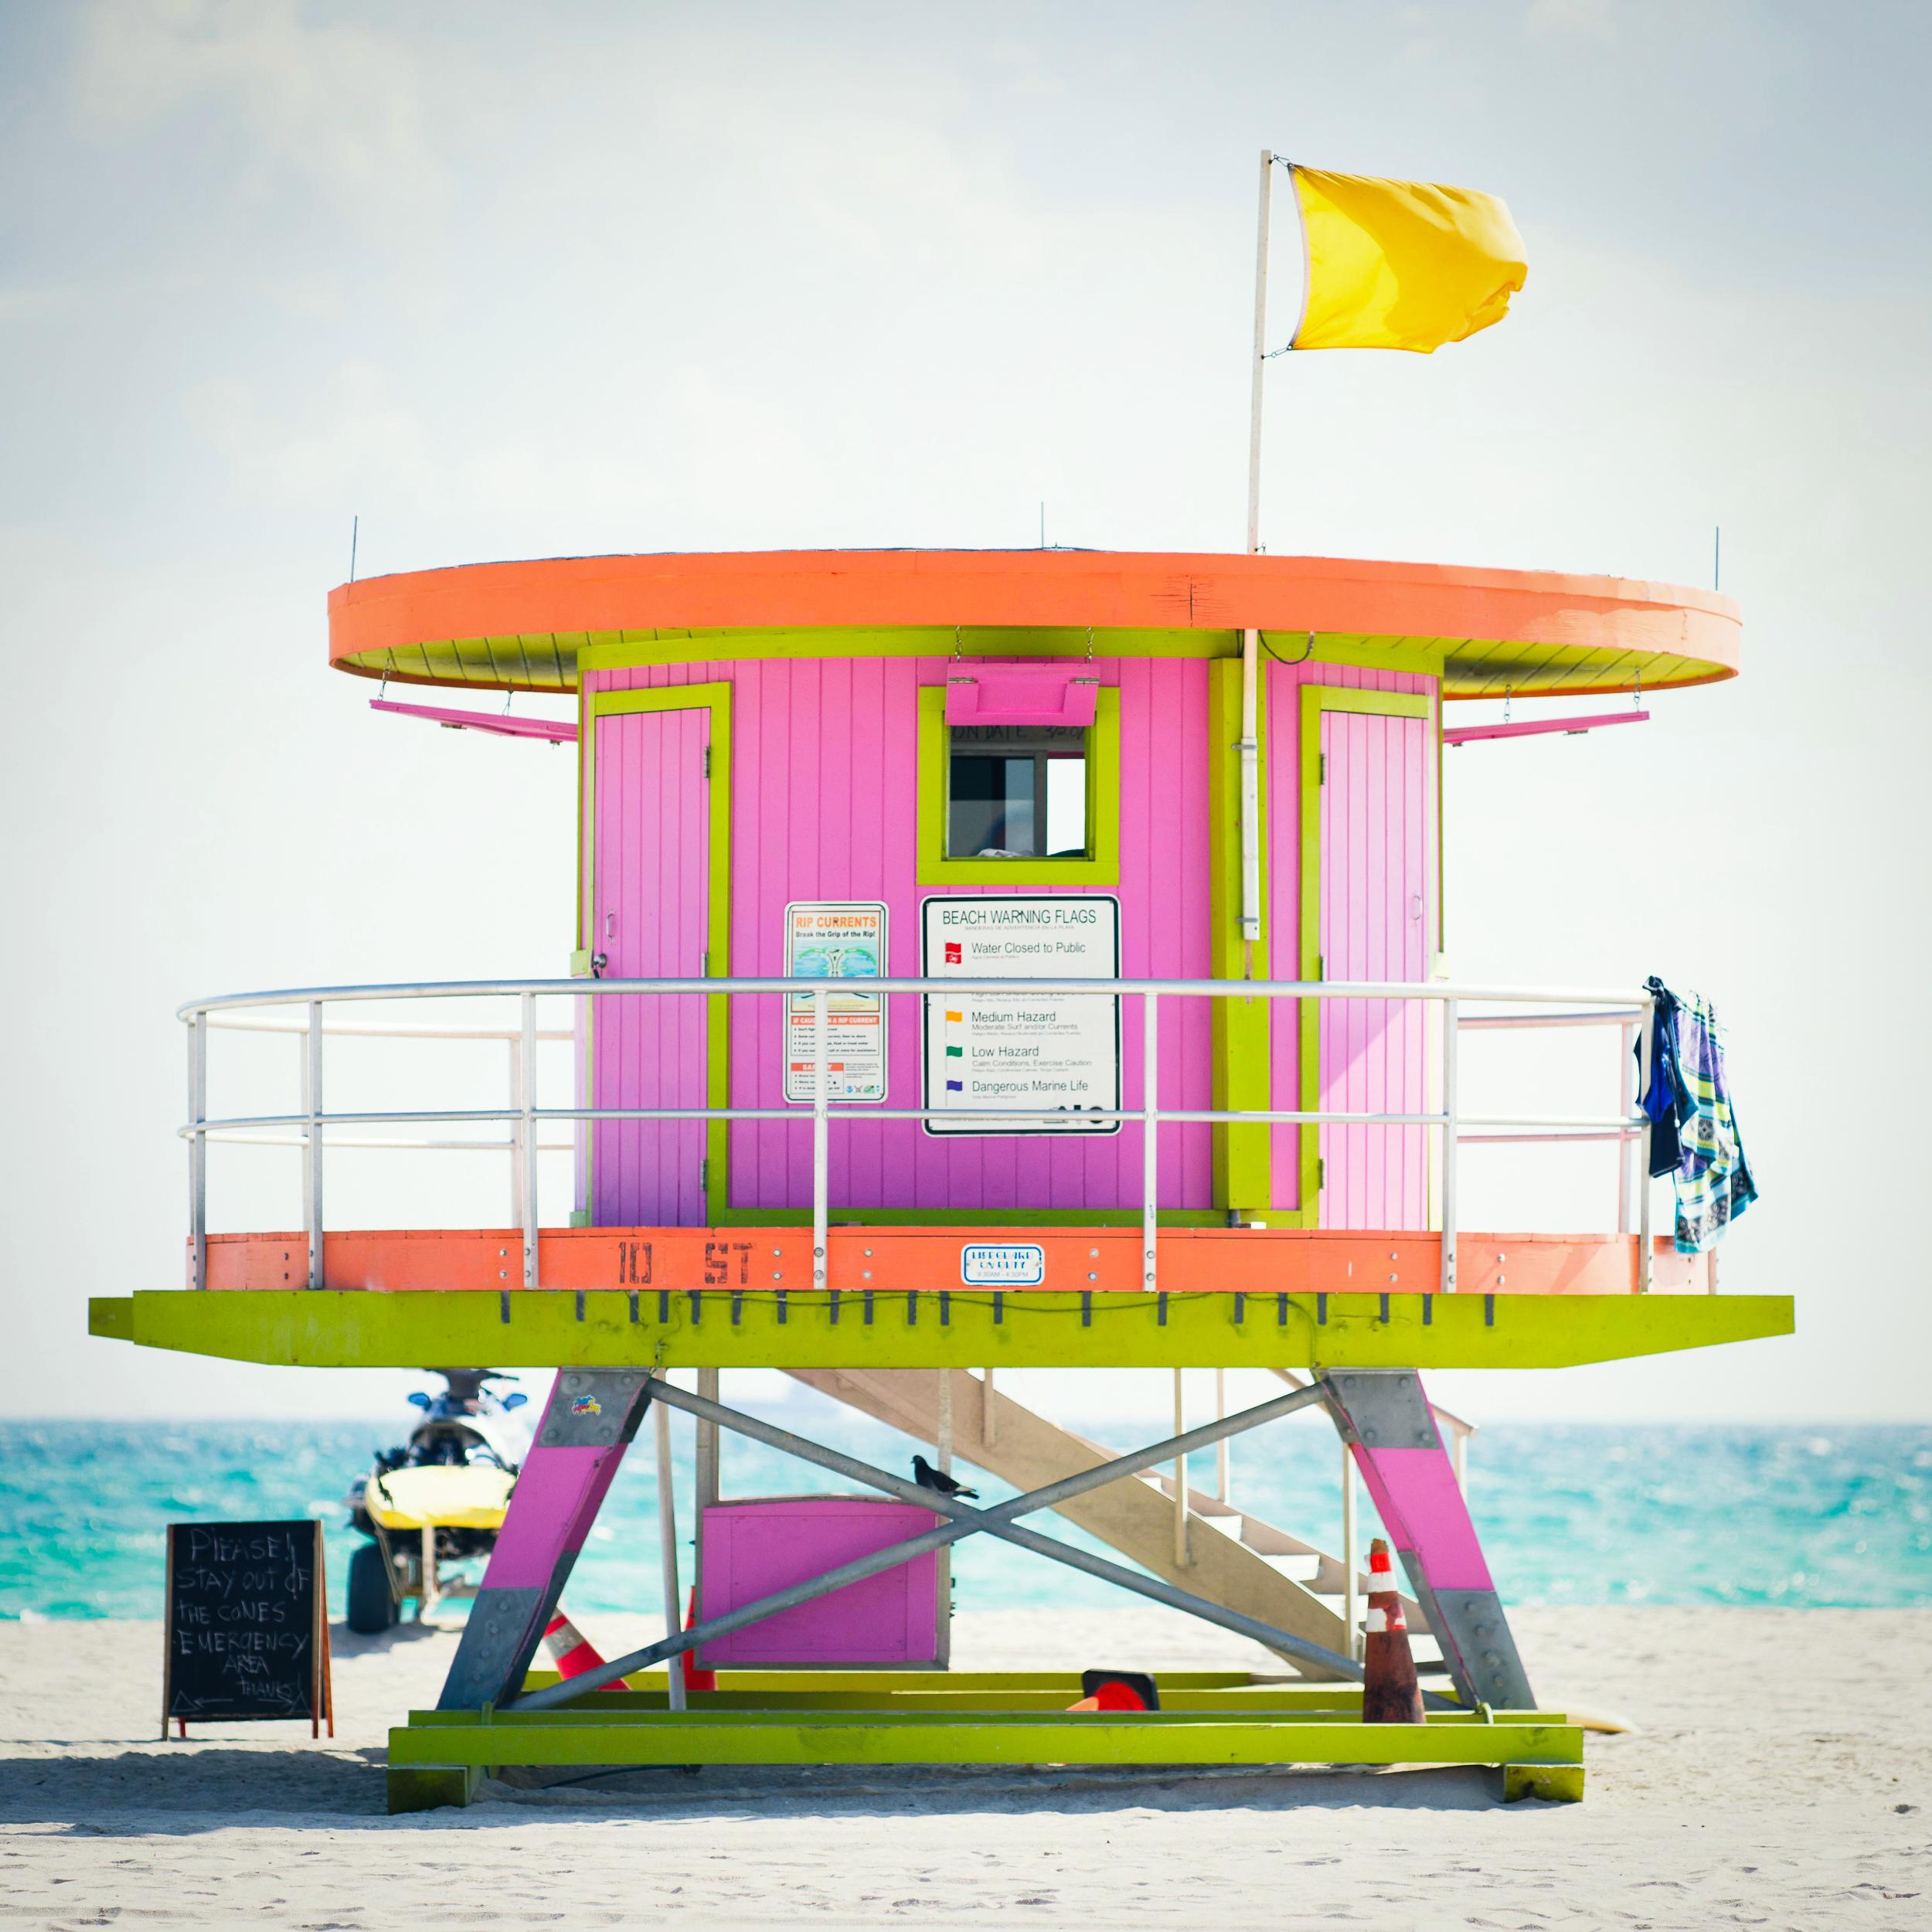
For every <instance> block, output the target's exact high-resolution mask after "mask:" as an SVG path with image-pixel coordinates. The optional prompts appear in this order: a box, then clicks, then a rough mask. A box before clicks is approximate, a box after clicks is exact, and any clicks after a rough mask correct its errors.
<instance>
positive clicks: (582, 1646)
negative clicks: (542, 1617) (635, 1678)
mask: <svg viewBox="0 0 1932 1932" xmlns="http://www.w3.org/2000/svg"><path fill="white" fill-rule="evenodd" d="M543 1648H545V1649H546V1650H547V1651H549V1653H550V1661H551V1662H552V1663H553V1664H554V1665H556V1668H557V1675H559V1676H560V1677H581V1676H582V1675H583V1673H584V1672H586V1671H589V1670H597V1669H600V1668H602V1667H603V1664H604V1658H602V1656H601V1655H600V1654H599V1653H598V1651H597V1646H596V1645H594V1644H593V1643H592V1642H591V1641H590V1639H589V1638H587V1637H586V1636H585V1635H584V1634H583V1631H580V1630H579V1629H578V1628H577V1625H576V1624H573V1623H572V1622H571V1621H570V1618H569V1617H566V1616H565V1615H564V1614H563V1611H558V1612H557V1614H556V1615H555V1616H554V1617H552V1618H551V1619H550V1621H549V1623H547V1624H545V1625H544V1627H543ZM606 1688H607V1689H611V1690H628V1689H630V1688H631V1686H630V1685H628V1684H627V1683H626V1682H624V1679H622V1678H621V1677H620V1678H619V1679H617V1682H615V1683H614V1684H611V1685H607V1686H606Z"/></svg>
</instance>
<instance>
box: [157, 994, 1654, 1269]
mask: <svg viewBox="0 0 1932 1932" xmlns="http://www.w3.org/2000/svg"><path fill="white" fill-rule="evenodd" d="M854 990H862V991H863V992H867V993H876V994H879V995H900V994H909V995H920V996H927V995H947V996H956V995H959V994H962V993H966V994H973V995H979V996H981V997H985V998H1001V999H1008V1000H1012V999H1028V998H1075V997H1078V998H1121V997H1124V998H1138V999H1139V1000H1140V1001H1141V1009H1142V1010H1141V1053H1142V1060H1141V1067H1142V1072H1141V1104H1140V1105H1139V1106H1138V1107H1131V1108H1130V1107H1117V1108H1087V1109H1083V1111H1082V1117H1083V1119H1085V1120H1088V1121H1121V1122H1126V1121H1136V1122H1138V1123H1139V1124H1141V1128H1142V1130H1143V1132H1142V1148H1141V1270H1142V1281H1143V1285H1144V1286H1145V1287H1148V1288H1149V1289H1152V1288H1154V1287H1156V1286H1157V1284H1158V1279H1159V1243H1158V1230H1157V1226H1156V1205H1157V1202H1158V1181H1159V1165H1158V1164H1159V1138H1160V1137H1159V1134H1158V1131H1156V1130H1157V1129H1158V1128H1159V1126H1160V1125H1161V1124H1162V1123H1164V1122H1181V1123H1191V1124H1215V1125H1230V1126H1237V1125H1251V1126H1277V1125H1279V1126H1300V1125H1315V1126H1345V1127H1354V1126H1362V1127H1421V1128H1429V1129H1431V1130H1433V1131H1434V1133H1435V1134H1436V1137H1437V1147H1438V1149H1439V1161H1438V1167H1437V1172H1438V1176H1439V1192H1438V1204H1439V1213H1440V1224H1441V1236H1442V1256H1441V1274H1440V1286H1441V1288H1442V1291H1443V1292H1444V1293H1446V1294H1453V1293H1454V1292H1455V1289H1456V1241H1457V1229H1458V1185H1457V1183H1458V1158H1457V1156H1458V1147H1459V1145H1461V1144H1464V1143H1467V1142H1480V1141H1508V1142H1519V1141H1610V1142H1613V1143H1614V1144H1615V1145H1616V1147H1617V1163H1618V1175H1619V1181H1618V1226H1619V1228H1620V1230H1622V1231H1624V1232H1626V1233H1628V1232H1631V1231H1633V1230H1631V1219H1633V1216H1632V1215H1631V1173H1630V1160H1629V1151H1630V1144H1631V1142H1632V1141H1636V1140H1638V1138H1639V1137H1640V1136H1641V1135H1642V1134H1644V1133H1645V1132H1646V1131H1648V1121H1646V1120H1645V1117H1643V1116H1642V1115H1641V1114H1632V1113H1629V1112H1620V1113H1616V1114H1575V1115H1571V1114H1540V1115H1518V1116H1502V1115H1471V1114H1464V1113H1463V1112H1462V1111H1461V1104H1460V1098H1459V1090H1458V1059H1459V1056H1458V1040H1459V1036H1460V1035H1461V1033H1462V1032H1464V1031H1465V1030H1470V1031H1478V1030H1493V1029H1508V1028H1511V1027H1525V1026H1527V1027H1572V1026H1615V1027H1617V1029H1619V1040H1620V1060H1619V1070H1620V1089H1619V1092H1620V1097H1621V1094H1622V1093H1624V1092H1627V1091H1628V1088H1627V1087H1625V1086H1624V1085H1622V1084H1621V1083H1622V1082H1627V1081H1628V1078H1629V1070H1630V1066H1631V1060H1630V1059H1629V1057H1628V1049H1630V1047H1631V1043H1632V1037H1633V1036H1634V1038H1635V1039H1636V1041H1637V1043H1638V1044H1639V1045H1640V1046H1641V1060H1640V1061H1639V1062H1638V1086H1639V1088H1640V1090H1641V1089H1642V1088H1645V1087H1648V1075H1649V1050H1650V1049H1649V1043H1650V1029H1649V1027H1648V1026H1646V1025H1645V1024H1644V1023H1643V1022H1644V1021H1645V1019H1646V1018H1647V1016H1648V1013H1649V1011H1650V1009H1651V1005H1652V1001H1651V996H1650V995H1649V994H1648V993H1647V992H1638V993H1635V994H1631V995H1624V994H1621V993H1614V992H1612V993H1604V992H1587V991H1586V992H1577V991H1572V990H1566V989H1563V988H1553V987H1501V988H1491V987H1465V986H1457V985H1451V984H1447V983H1444V982H1439V981H1429V982H1413V981H1353V982H1334V981H1301V980H1240V981H1229V980H1174V979H1162V980H1151V979H1121V980H1108V981H1094V980H1090V979H1087V980H1053V979H1026V980H1022V979H986V980H981V979H968V978H945V979H913V978H879V979H870V980H867V981H864V982H863V983H862V986H859V987H857V988H855V985H854V983H853V982H851V981H827V980H823V979H796V978H738V979H723V978H720V979H589V980H586V979H564V980H556V979H542V980H480V981H479V980H463V981H427V982H420V983H404V984H399V985H378V986H343V987H332V988H322V987H313V988H298V989H293V990H289V991H285V992H262V993H235V994H230V995H225V996H223V997H221V998H215V999H207V1000H200V1001H196V1002H193V1003H192V1004H190V1005H187V1006H184V1007H182V1009H180V1011H179V1018H180V1019H182V1021H183V1022H185V1025H186V1026H187V1029H188V1111H189V1117H188V1120H187V1121H186V1123H185V1124H184V1125H183V1126H182V1128H181V1129H180V1132H181V1134H182V1136H183V1137H184V1138H185V1139H186V1140H187V1141H188V1145H189V1217H190V1219H189V1226H190V1230H191V1235H192V1243H193V1251H192V1260H191V1274H192V1281H193V1284H194V1285H195V1286H196V1287H206V1284H207V1280H208V1273H207V1242H208V1186H207V1181H208V1145H209V1141H211V1140H214V1141H220V1140H223V1139H236V1140H259V1139H260V1138H271V1139H273V1140H274V1142H275V1144H278V1145H292V1146H299V1147H301V1148H302V1150H303V1156H304V1158H303V1217H304V1224H305V1226H306V1228H307V1232H308V1284H309V1286H310V1287H321V1285H322V1281H323V1267H322V1229H323V1181H324V1168H325V1162H324V1152H325V1147H326V1146H327V1145H329V1144H330V1141H329V1134H328V1130H330V1129H332V1128H340V1127H348V1126H357V1127H386V1128H396V1127H436V1126H442V1127H447V1126H464V1125H482V1124H489V1123H492V1122H507V1123H508V1124H509V1128H510V1134H509V1138H507V1139H506V1140H502V1141H447V1140H438V1139H432V1138H423V1139H417V1140H401V1141H389V1140H386V1139H385V1140H364V1141H361V1142H352V1141H335V1143H334V1144H335V1145H364V1146H382V1145H397V1146H405V1147H415V1148H452V1147H454V1148H478V1149H483V1150H488V1151H495V1150H500V1151H505V1152H507V1153H508V1154H509V1155H510V1158H511V1163H512V1174H513V1177H514V1178H513V1181H512V1204H513V1207H514V1209H515V1213H514V1216H513V1219H514V1221H515V1223H516V1224H517V1225H519V1226H521V1228H522V1245H523V1267H522V1278H523V1285H524V1286H525V1287H537V1286H538V1285H539V1267H538V1239H537V1233H538V1225H539V1216H538V1202H537V1156H538V1154H539V1151H543V1148H544V1147H545V1146H546V1145H548V1146H549V1147H556V1145H558V1144H556V1143H549V1144H540V1143H539V1140H538V1138H537V1136H538V1132H539V1128H540V1127H542V1126H543V1125H545V1124H551V1123H555V1122H560V1121H570V1122H573V1123H576V1122H585V1121H798V1120H801V1119H803V1118H808V1119H809V1121H810V1122H811V1176H812V1182H811V1196H812V1199H811V1209H812V1279H813V1282H814V1284H815V1286H818V1287H823V1286H824V1285H825V1281H826V1251H827V1245H828V1238H827V1228H828V1213H829V1201H828V1176H829V1168H830V1162H829V1145H830V1132H831V1126H832V1121H834V1120H842V1119H852V1120H860V1121H879V1120H889V1121H930V1120H942V1119H957V1117H959V1110H958V1109H957V1108H947V1107H879V1106H877V1105H875V1104H869V1103H866V1104H848V1105H846V1106H843V1107H840V1106H835V1104H833V1103H832V1101H831V1100H830V1099H829V1098H828V1095H827V1092H826V1088H827V1084H828V1082H827V1079H826V1074H827V1066H826V1060H827V1057H828V1050H829V1034H830V1028H829V1026H828V1024H827V1020H828V1010H829V1005H830V1001H831V998H832V995H833V994H834V993H835V992H846V993H849V992H853V991H854ZM764 994H772V995H796V994H804V995H810V996H811V998H812V1000H813V1002H814V1014H813V1019H814V1028H813V1035H814V1044H815V1056H816V1065H815V1078H814V1080H813V1096H814V1097H813V1099H812V1100H811V1103H810V1107H809V1113H808V1114H807V1112H806V1111H805V1110H804V1108H803V1107H801V1106H799V1105H797V1104H794V1105H791V1106H785V1107H539V1106H538V1105H537V1104H536V1085H537V1082H536V1073H537V1046H538V1044H539V1041H544V1040H568V1039H573V1037H574V1035H573V1033H571V1032H560V1031H554V1030H553V1031H548V1032H546V1031H543V1030H540V1029H539V1027H538V1026H537V1023H536V1003H537V1002H538V1000H539V998H570V999H590V998H597V999H611V998H639V997H643V998H675V997H692V996H697V997H702V998H719V997H723V996H732V997H743V996H745V995H764ZM501 998H515V1000H516V1001H517V1002H518V1004H519V1024H518V1025H517V1026H515V1028H514V1029H507V1028H492V1027H387V1026H369V1025H362V1026H357V1025H355V1024H354V1023H347V1024H343V1023H337V1024H328V1022H326V1020H325V1014H326V1013H327V1012H328V1009H329V1008H331V1007H332V1006H340V1005H356V1004H366V1003H369V1002H376V1001H386V1000H388V1001H394V1000H421V999H501ZM1168 998H1192V999H1294V1000H1303V999H1308V1000H1368V1001H1379V1002H1427V1003H1428V1004H1431V1005H1435V1006H1437V1007H1439V1008H1440V1009H1441V1012H1442V1025H1441V1027H1440V1043H1439V1056H1438V1060H1437V1070H1436V1074H1437V1087H1438V1090H1439V1094H1440V1104H1439V1105H1438V1106H1437V1107H1434V1108H1433V1109H1427V1110H1424V1111H1417V1112H1411V1113H1403V1112H1378V1111H1346V1110H1342V1109H1333V1108H1269V1109H1258V1108H1246V1109H1232V1108H1201V1107H1162V1106H1161V1105H1160V1104H1159V1092H1158V1089H1159V1037H1160V1036H1159V1017H1158V1015H1159V1006H1160V1002H1161V1001H1162V1000H1163V999H1168ZM1464 1002H1474V1003H1478V1004H1481V1005H1485V1006H1515V1007H1521V1008H1527V1009H1529V1011H1527V1012H1505V1013H1490V1012H1484V1013H1475V1014H1469V1015H1464V1013H1463V1012H1462V1007H1463V1005H1464ZM1579 1006H1580V1007H1582V1008H1583V1009H1585V1010H1582V1011H1563V1010H1558V1009H1566V1008H1576V1007H1579ZM291 1007H301V1008H304V1009H306V1010H305V1012H304V1015H303V1017H302V1019H301V1022H299V1023H297V1022H293V1021H284V1022H275V1021H265V1022H264V1021H252V1022H237V1021H235V1020H233V1019H229V1018H227V1017H226V1015H230V1014H233V1013H236V1012H241V1011H245V1010H247V1009H264V1008H267V1009H286V1008H291ZM218 1028H225V1029H234V1030H244V1031H256V1032H288V1033H292V1034H295V1035H298V1036H301V1038H302V1039H303V1045H304V1053H303V1063H302V1075H303V1077H302V1093H301V1110H300V1111H298V1112H296V1113H293V1114H256V1115H250V1116H246V1117H230V1118H215V1117H210V1116H209V1112H208V1036H209V1032H210V1031H211V1030H213V1029H218ZM332 1034H336V1035H349V1034H361V1035H363V1036H381V1037H389V1038H409V1039H434V1038H446V1039H471V1040H474V1039H496V1040H502V1041H505V1042H507V1043H509V1047H510V1059H511V1084H510V1104H509V1106H508V1107H469V1108H457V1109H446V1110H442V1111H427V1110H409V1111H394V1110H380V1111H364V1110H357V1111H345V1112H331V1111H328V1110H327V1109H326V1108H325V1106H324V1104H323V1083H322V1082H323V1047H324V1044H325V1040H326V1039H327V1037H328V1036H330V1035H332ZM995 1117H997V1118H998V1119H1000V1120H1012V1121H1036V1120H1037V1121H1064V1120H1065V1119H1066V1114H1065V1111H1064V1110H1061V1109H1054V1108H1026V1107H1004V1106H1002V1107H1000V1108H999V1110H998V1114H997V1115H996V1116H995ZM1471 1129H1474V1130H1478V1131H1473V1132H1472V1131H1468V1130H1471ZM284 1136H286V1138H284ZM1640 1165H1641V1163H1640ZM1634 1219H1635V1222H1636V1226H1635V1228H1634V1232H1635V1233H1636V1234H1637V1235H1638V1244H1637V1246H1638V1289H1639V1291H1640V1292H1643V1291H1648V1289H1649V1287H1650V1285H1651V1240H1650V1189H1649V1186H1648V1183H1647V1182H1645V1183H1643V1184H1641V1185H1638V1187H1637V1189H1636V1213H1635V1215H1634Z"/></svg>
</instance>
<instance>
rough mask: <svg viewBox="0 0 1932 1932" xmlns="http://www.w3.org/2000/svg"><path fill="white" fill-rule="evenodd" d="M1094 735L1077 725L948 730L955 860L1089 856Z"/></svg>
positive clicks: (949, 820) (949, 827) (950, 847)
mask: <svg viewBox="0 0 1932 1932" xmlns="http://www.w3.org/2000/svg"><path fill="white" fill-rule="evenodd" d="M946 798H947V816H946V856H947V858H948V859H1085V858H1087V857H1088V856H1089V855H1090V854H1089V851H1088V847H1087V732H1086V730H1084V729H1083V727H1081V726H1077V725H1032V726H1029V725H952V726H948V727H947V770H946Z"/></svg>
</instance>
